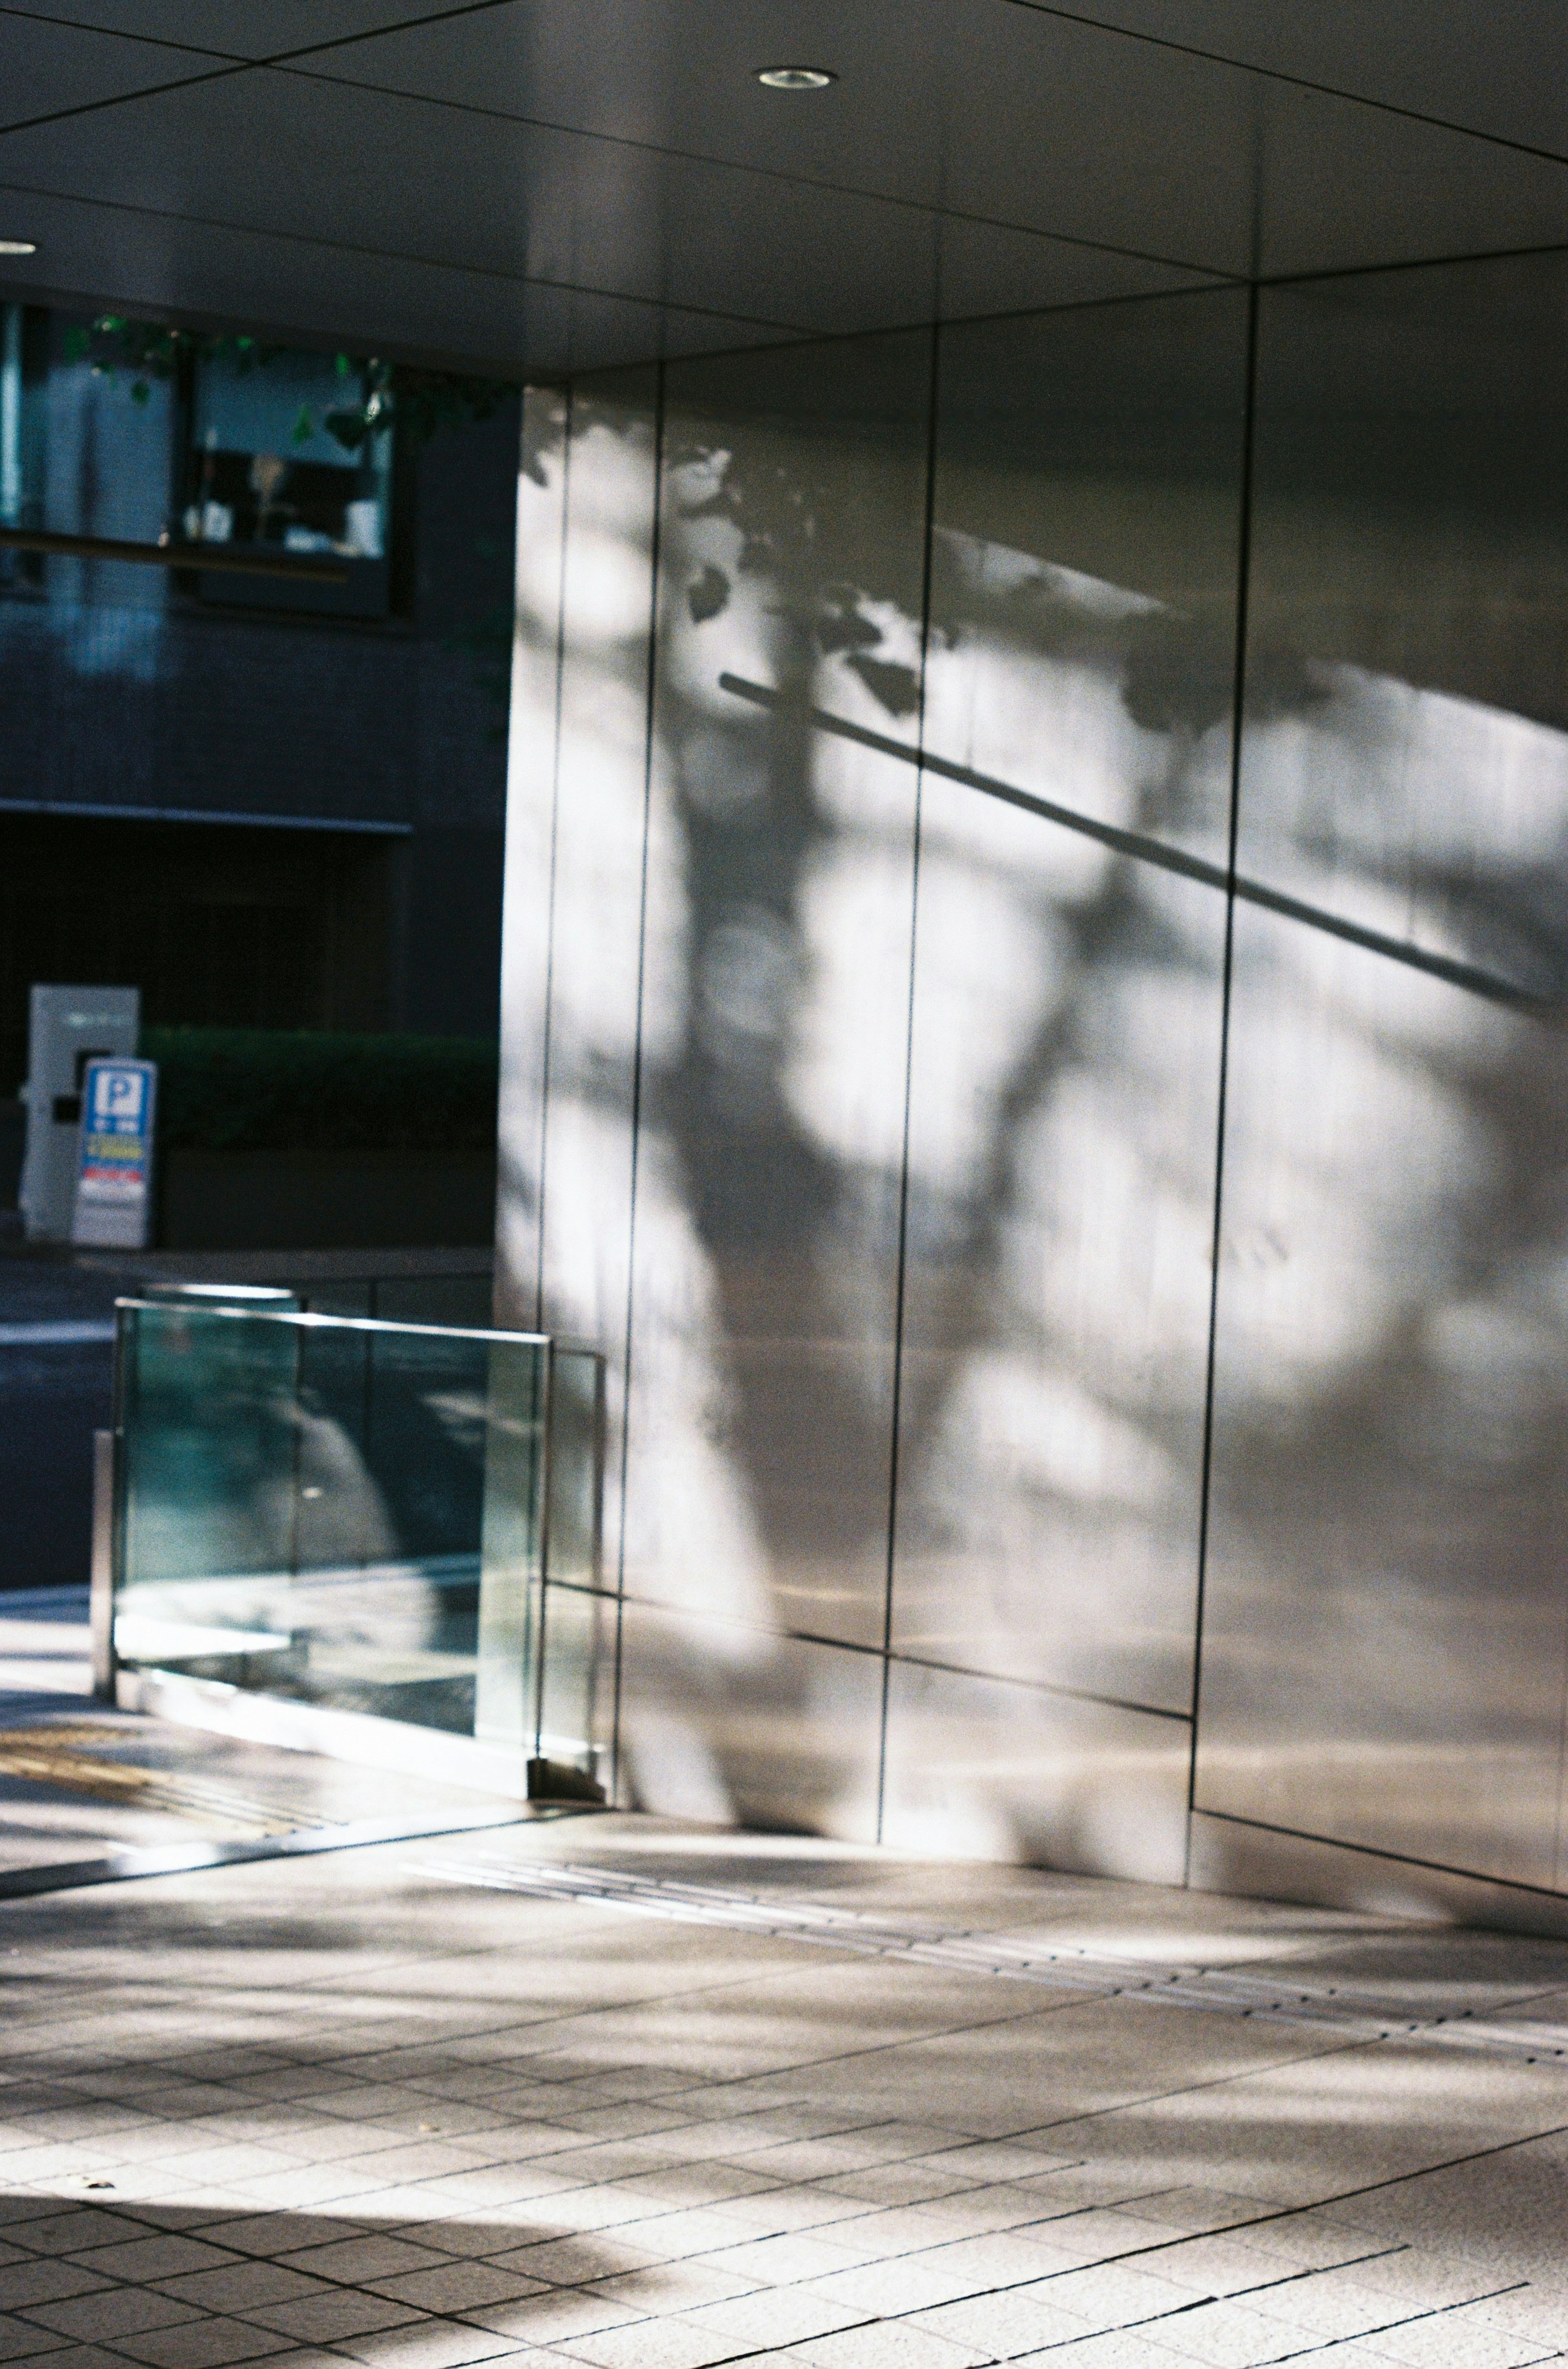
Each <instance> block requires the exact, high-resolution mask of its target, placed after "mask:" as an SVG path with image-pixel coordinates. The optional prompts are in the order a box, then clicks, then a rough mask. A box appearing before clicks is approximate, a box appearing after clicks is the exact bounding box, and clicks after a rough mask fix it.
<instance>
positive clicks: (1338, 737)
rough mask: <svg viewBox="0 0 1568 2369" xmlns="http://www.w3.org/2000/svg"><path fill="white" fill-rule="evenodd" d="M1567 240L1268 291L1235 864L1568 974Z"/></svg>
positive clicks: (1536, 968)
mask: <svg viewBox="0 0 1568 2369" xmlns="http://www.w3.org/2000/svg"><path fill="white" fill-rule="evenodd" d="M1565 378H1568V257H1565V256H1563V255H1562V254H1555V255H1535V256H1524V257H1516V258H1511V259H1508V260H1505V261H1496V262H1486V263H1470V264H1461V265H1447V264H1445V265H1441V266H1432V267H1427V268H1424V269H1419V270H1411V271H1400V272H1379V273H1369V274H1368V275H1366V276H1365V277H1357V278H1355V279H1349V280H1328V281H1322V282H1317V283H1310V284H1308V285H1305V286H1301V287H1295V288H1279V289H1267V290H1265V291H1264V292H1263V294H1262V297H1261V299H1260V312H1259V346H1258V385H1257V430H1256V441H1255V486H1254V494H1253V550H1252V565H1251V572H1250V578H1249V620H1250V624H1249V635H1248V639H1249V654H1248V662H1247V716H1246V741H1245V750H1244V758H1245V761H1244V767H1243V772H1242V801H1241V816H1240V834H1241V835H1240V846H1239V863H1240V866H1241V870H1242V874H1243V875H1250V876H1251V877H1253V878H1254V879H1257V880H1260V881H1262V882H1264V883H1265V884H1266V885H1267V886H1268V887H1271V888H1274V889H1278V890H1282V891H1284V892H1285V893H1287V894H1288V895H1289V896H1291V897H1293V898H1299V899H1301V900H1302V901H1303V902H1305V903H1307V904H1309V905H1313V906H1319V907H1323V908H1326V909H1327V910H1330V911H1332V912H1333V913H1334V914H1336V915H1340V916H1343V917H1345V918H1347V919H1349V920H1350V921H1354V922H1356V923H1357V924H1359V925H1360V926H1362V927H1364V928H1366V929H1368V930H1371V931H1375V932H1377V933H1380V934H1381V935H1383V936H1386V937H1388V938H1391V939H1393V940H1395V941H1397V942H1398V943H1400V944H1408V945H1411V946H1415V947H1419V948H1421V949H1422V950H1424V951H1425V952H1426V953H1428V954H1431V955H1435V956H1440V957H1446V958H1448V959H1449V960H1452V961H1458V962H1461V963H1465V964H1471V965H1474V966H1476V967H1479V968H1480V969H1481V970H1482V971H1485V972H1489V973H1492V974H1494V975H1495V976H1496V977H1497V978H1500V979H1502V980H1504V981H1505V982H1508V983H1511V984H1513V985H1515V986H1517V987H1519V988H1522V989H1525V990H1529V991H1531V992H1533V993H1537V994H1544V995H1549V996H1551V995H1561V994H1562V992H1563V991H1564V990H1565V989H1568V905H1565V903H1564V899H1563V898H1562V889H1561V884H1562V868H1563V862H1564V856H1565V854H1568V692H1565V689H1564V685H1565V683H1568V669H1565V666H1564V652H1565V647H1568V439H1565V438H1564V436H1563V434H1562V387H1563V383H1564V380H1565Z"/></svg>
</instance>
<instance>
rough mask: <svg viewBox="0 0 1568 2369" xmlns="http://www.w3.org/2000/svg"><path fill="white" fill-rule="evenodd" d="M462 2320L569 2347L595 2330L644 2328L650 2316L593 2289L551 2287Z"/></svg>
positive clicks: (500, 2333)
mask: <svg viewBox="0 0 1568 2369" xmlns="http://www.w3.org/2000/svg"><path fill="white" fill-rule="evenodd" d="M463 2317H464V2319H465V2320H466V2321H467V2322H468V2323H469V2325H470V2326H471V2327H474V2328H483V2329H489V2330H491V2331H492V2332H493V2333H495V2334H496V2335H498V2336H511V2337H516V2338H518V2339H520V2340H521V2339H526V2340H528V2341H529V2342H530V2343H532V2344H564V2345H567V2346H569V2345H572V2344H575V2342H576V2341H577V2340H578V2337H580V2336H587V2335H591V2334H592V2333H594V2332H595V2331H596V2330H600V2329H608V2328H624V2327H625V2326H626V2325H627V2324H628V2323H629V2322H630V2321H633V2320H635V2321H637V2322H638V2323H639V2324H644V2323H646V2321H647V2312H646V2311H645V2310H643V2309H642V2308H641V2306H637V2305H635V2304H628V2303H623V2302H621V2301H620V2300H619V2299H618V2298H617V2297H615V2296H612V2295H596V2294H595V2293H594V2291H593V2289H592V2288H591V2287H549V2288H546V2289H545V2290H544V2293H543V2294H541V2295H524V2296H521V2297H520V2298H519V2300H518V2301H517V2302H515V2303H502V2304H486V2305H484V2306H482V2307H481V2308H480V2309H479V2310H477V2311H466V2312H464V2315H463Z"/></svg>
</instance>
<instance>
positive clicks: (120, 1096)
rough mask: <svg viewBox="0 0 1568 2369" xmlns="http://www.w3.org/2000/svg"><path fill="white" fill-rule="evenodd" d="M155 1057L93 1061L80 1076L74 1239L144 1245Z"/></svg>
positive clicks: (107, 1245)
mask: <svg viewBox="0 0 1568 2369" xmlns="http://www.w3.org/2000/svg"><path fill="white" fill-rule="evenodd" d="M157 1099H158V1069H157V1064H156V1062H155V1061H125V1060H103V1059H100V1060H97V1061H89V1062H88V1063H87V1065H86V1073H85V1075H84V1077H83V1080H82V1140H81V1150H80V1153H79V1155H78V1159H77V1163H76V1205H75V1211H74V1216H73V1218H72V1221H71V1239H72V1241H73V1242H81V1243H85V1244H87V1245H90V1246H92V1247H95V1248H97V1249H101V1250H117V1251H139V1250H144V1249H145V1248H146V1243H147V1232H148V1227H149V1225H150V1222H151V1219H152V1212H153V1120H154V1115H155V1110H156V1107H157Z"/></svg>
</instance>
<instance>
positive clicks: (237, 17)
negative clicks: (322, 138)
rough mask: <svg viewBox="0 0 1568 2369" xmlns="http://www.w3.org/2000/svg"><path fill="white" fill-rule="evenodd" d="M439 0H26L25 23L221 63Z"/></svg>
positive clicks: (297, 45)
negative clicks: (89, 30) (171, 46)
mask: <svg viewBox="0 0 1568 2369" xmlns="http://www.w3.org/2000/svg"><path fill="white" fill-rule="evenodd" d="M440 5H441V0H432V5H431V6H425V7H421V6H419V5H418V0H28V9H27V13H28V15H29V16H30V17H51V18H53V19H55V20H56V21H58V22H61V23H69V24H74V25H84V26H89V27H96V28H97V29H101V30H103V31H105V32H115V33H135V34H141V35H143V36H144V37H145V38H146V39H148V40H157V41H169V42H174V43H183V44H186V45H189V46H190V47H193V48H196V49H200V50H212V51H214V52H217V53H219V54H220V55H222V56H224V57H235V58H269V57H276V56H278V55H279V54H280V52H283V51H288V50H298V49H303V48H305V47H307V46H310V45H313V44H315V42H318V41H340V40H346V39H351V38H352V37H353V36H354V35H355V34H357V33H363V32H374V31H378V30H380V29H383V28H384V27H386V26H388V25H399V24H406V23H407V22H408V21H409V20H410V18H415V17H429V16H430V15H432V14H433V13H435V10H436V9H437V8H439V6H440Z"/></svg>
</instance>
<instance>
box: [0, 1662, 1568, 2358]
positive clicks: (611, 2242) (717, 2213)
mask: <svg viewBox="0 0 1568 2369" xmlns="http://www.w3.org/2000/svg"><path fill="white" fill-rule="evenodd" d="M15 1703H16V1697H13V1699H12V1704H13V1715H14V1706H15ZM86 1712H87V1706H86V1705H85V1704H81V1703H78V1704H77V1706H76V1715H77V1716H78V1718H80V1717H81V1716H82V1715H83V1714H85V1713H86ZM53 1715H54V1716H56V1717H58V1716H59V1714H58V1713H55V1714H53ZM89 1715H90V1714H89ZM14 1733H15V1731H13V1734H14ZM126 1748H130V1747H126ZM293 1758H294V1760H295V1761H296V1763H299V1764H300V1766H301V1768H302V1772H303V1771H304V1770H308V1769H309V1768H311V1767H312V1766H313V1765H314V1764H311V1763H308V1762H305V1761H304V1760H303V1756H297V1755H296V1756H293ZM362 1774H363V1772H361V1776H362ZM302 1781H303V1775H302ZM906 1945H908V1946H906ZM990 1963H995V1964H998V1965H1001V1966H1002V1967H1004V1968H1005V1969H1006V1971H1004V1972H1002V1973H1000V1974H999V1973H995V1972H992V1971H990ZM1171 1974H1177V1975H1178V1976H1180V1977H1183V1979H1180V1980H1178V1981H1177V1982H1176V1983H1174V1984H1173V1985H1170V1986H1169V1997H1168V1998H1167V1999H1165V2000H1160V1999H1157V1998H1155V1997H1151V1996H1150V1985H1151V1984H1152V1985H1153V1986H1155V1987H1156V1988H1158V1987H1159V1986H1161V1985H1162V1984H1163V1983H1164V1982H1165V1980H1166V1978H1167V1977H1168V1976H1169V1975H1171ZM0 1979H3V1982H4V2017H5V2021H4V2031H5V2044H4V2052H3V2055H0V2187H3V2189H4V2192H5V2215H4V2224H3V2227H0V2237H3V2240H4V2242H3V2245H0V2357H4V2358H6V2359H8V2360H15V2361H30V2360H34V2359H38V2360H40V2361H42V2360H47V2361H48V2362H49V2363H50V2364H51V2369H111V2364H124V2363H137V2364H141V2369H219V2364H223V2363H231V2362H232V2363H239V2362H246V2361H253V2360H254V2361H258V2362H259V2361H262V2360H267V2361H269V2362H275V2363H280V2364H281V2363H326V2362H328V2361H331V2360H346V2361H354V2362H361V2363H372V2364H373V2363H398V2364H405V2363H406V2364H410V2369H451V2365H452V2364H458V2363H466V2362H480V2361H491V2360H494V2361H501V2360H518V2361H523V2362H540V2363H543V2362H557V2361H558V2362H585V2363H597V2364H601V2369H621V2364H625V2369H700V2364H704V2363H721V2362H738V2361H747V2362H751V2361H761V2362H770V2361H771V2362H778V2363H785V2362H787V2363H801V2364H806V2363H810V2364H817V2369H829V2365H830V2364H835V2369H836V2364H842V2369H880V2364H883V2363H888V2364H895V2363H896V2364H899V2365H900V2369H902V2364H906V2363H907V2364H914V2369H926V2365H927V2364H930V2369H945V2364H951V2369H963V2365H964V2364H967V2363H968V2364H974V2363H990V2362H996V2361H1002V2360H1006V2361H1016V2360H1026V2359H1033V2358H1035V2357H1036V2356H1039V2357H1041V2358H1042V2359H1048V2360H1049V2361H1051V2362H1052V2363H1058V2362H1060V2363H1071V2364H1074V2369H1079V2364H1087V2363H1095V2364H1116V2365H1117V2369H1120V2364H1127V2363H1140V2364H1148V2369H1153V2364H1155V2363H1162V2364H1166V2369H1169V2364H1170V2363H1172V2362H1173V2360H1174V2361H1188V2362H1192V2361H1197V2362H1205V2363H1216V2364H1220V2363H1224V2364H1248V2363H1265V2362H1269V2363H1272V2362H1282V2361H1286V2360H1306V2361H1313V2362H1316V2361H1319V2360H1322V2361H1325V2362H1329V2363H1333V2369H1347V2364H1350V2363H1405V2364H1417V2363H1432V2364H1439V2363H1441V2364H1450V2363H1477V2364H1482V2363H1484V2364H1500V2365H1501V2369H1508V2364H1523V2363H1530V2362H1538V2361H1545V2360H1557V2359H1562V2358H1563V2357H1564V2354H1565V2351H1568V2247H1565V2245H1564V2233H1565V2229H1568V2063H1564V2062H1562V2061H1560V2060H1558V2059H1557V2058H1555V2057H1553V2056H1552V2055H1551V2054H1550V2052H1551V2050H1553V2049H1555V2048H1557V2047H1560V2046H1561V2047H1562V2048H1564V2049H1568V1948H1564V1947H1563V1946H1562V1945H1560V1944H1554V1943H1547V1942H1538V1941H1523V1940H1508V1939H1504V1938H1500V1937H1495V1936H1485V1935H1473V1934H1469V1935H1467V1934H1457V1933H1445V1932H1436V1931H1434V1930H1433V1929H1431V1928H1412V1927H1410V1926H1402V1925H1395V1924H1393V1923H1391V1922H1388V1921H1379V1920H1378V1919H1375V1918H1369V1917H1346V1916H1340V1915H1334V1914H1331V1913H1328V1912H1322V1911H1314V1910H1302V1909H1293V1908H1288V1907H1278V1906H1272V1905H1260V1904H1256V1903H1250V1904H1249V1903H1238V1902H1233V1901H1224V1900H1219V1899H1215V1898H1212V1897H1206V1896H1203V1895H1200V1894H1178V1893H1169V1892H1163V1891H1160V1890H1157V1889H1150V1888H1140V1887H1137V1886H1132V1885H1127V1884H1117V1883H1105V1882H1098V1881H1089V1880H1084V1879H1078V1878H1073V1877H1070V1876H1055V1875H1047V1874H1035V1873H1031V1872H1028V1871H1021V1870H1008V1869H1001V1868H982V1867H974V1866H963V1867H956V1866H938V1867H933V1866H930V1865H921V1864H916V1863H914V1862H911V1861H906V1860H898V1859H894V1858H892V1857H890V1856H888V1857H885V1856H880V1855H877V1854H876V1853H872V1852H862V1851H856V1850H853V1849H849V1848H841V1847H835V1846H831V1845H824V1844H818V1843H814V1842H811V1841H808V1840H804V1839H795V1838H789V1837H772V1838H768V1837H739V1836H735V1835H727V1834H722V1833H717V1832H715V1831H712V1830H701V1829H695V1828H687V1829H681V1828H677V1827H674V1826H672V1825H668V1824H662V1823H658V1822H655V1821H651V1820H639V1819H635V1818H630V1817H622V1816H616V1815H603V1816H592V1815H586V1816H578V1817H572V1818H568V1819H565V1820H562V1821H561V1822H559V1823H557V1824H548V1825H538V1824H536V1825H509V1826H506V1827H502V1828H498V1829H497V1830H496V1831H494V1832H490V1833H485V1834H479V1835H475V1834H467V1835H453V1836H450V1837H443V1838H435V1839H431V1838H428V1837H427V1838H426V1839H423V1840H416V1841H409V1842H400V1843H396V1844H393V1845H387V1846H383V1847H379V1848H361V1849H349V1850H343V1851H339V1852H337V1853H335V1854H334V1855H332V1856H329V1857H322V1858H314V1859H306V1860H272V1861H268V1862H265V1863H258V1864H247V1865H241V1866H227V1867H218V1868H212V1869H209V1870H206V1871H201V1872H199V1873H194V1874H183V1875H177V1876H172V1877H162V1878H158V1879H155V1880H152V1881H143V1882H131V1883H112V1884H107V1885H103V1886H101V1887H99V1888H97V1889H93V1890H88V1891H74V1892H63V1893H58V1894H52V1895H49V1896H44V1897H38V1898H32V1899H25V1900H10V1901H6V1902H0ZM1205 1986H1209V1987H1208V1988H1207V1989H1206V1987H1205ZM1178 2001H1179V2002H1180V2003H1177V2002H1178ZM1199 2010H1201V2011H1199ZM1298 2017H1300V2018H1303V2019H1305V2020H1295V2019H1296V2018H1298ZM1314 2017H1315V2019H1316V2020H1312V2019H1313V2018H1314ZM1368 2018H1370V2019H1371V2020H1368ZM1379 2018H1381V2019H1382V2021H1381V2024H1380V2025H1379V2021H1378V2019H1379ZM1437 2019H1442V2020H1437ZM1401 2025H1402V2026H1404V2027H1405V2029H1404V2030H1403V2032H1402V2036H1392V2037H1379V2036H1377V2032H1378V2030H1379V2029H1381V2030H1383V2031H1390V2032H1394V2033H1396V2034H1397V2033H1398V2032H1399V2031H1400V2027H1401ZM1410 2026H1415V2027H1416V2029H1415V2030H1414V2031H1410V2030H1409V2029H1408V2027H1410ZM1538 2050H1539V2052H1540V2054H1537V2053H1536V2052H1537V2051H1538ZM1532 2056H1533V2057H1534V2058H1535V2061H1531V2059H1532Z"/></svg>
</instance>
